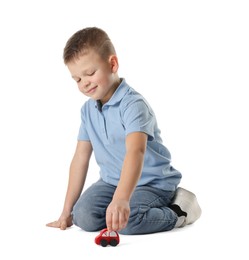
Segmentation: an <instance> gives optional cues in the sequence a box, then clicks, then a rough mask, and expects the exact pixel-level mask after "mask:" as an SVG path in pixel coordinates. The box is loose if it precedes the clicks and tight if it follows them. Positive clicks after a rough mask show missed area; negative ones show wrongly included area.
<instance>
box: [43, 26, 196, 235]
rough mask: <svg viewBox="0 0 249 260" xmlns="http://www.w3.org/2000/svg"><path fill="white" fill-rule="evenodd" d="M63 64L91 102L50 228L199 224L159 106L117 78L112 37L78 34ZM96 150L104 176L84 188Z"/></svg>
mask: <svg viewBox="0 0 249 260" xmlns="http://www.w3.org/2000/svg"><path fill="white" fill-rule="evenodd" d="M64 63H65V64H66V66H67V67H68V69H69V71H70V73H71V75H72V78H73V79H74V80H75V81H76V82H77V85H78V88H79V90H80V91H81V92H82V93H83V94H84V95H86V96H88V97H89V100H88V101H87V102H85V104H84V105H83V106H82V109H81V126H80V129H79V134H78V143H77V147H76V151H75V154H74V156H73V159H72V162H71V165H70V173H69V182H68V188H67V193H66V197H65V202H64V207H63V210H62V213H61V215H60V217H59V219H58V220H57V221H54V222H51V223H48V224H47V226H49V227H56V228H60V229H62V230H64V229H66V228H67V227H70V226H71V225H73V224H75V225H76V226H78V227H80V228H81V229H83V230H85V231H98V230H100V229H103V228H105V227H107V228H108V230H109V231H112V230H114V231H119V232H120V233H121V234H128V235H131V234H146V233H155V232H162V231H168V230H171V229H173V228H176V227H183V226H185V225H187V224H191V223H193V222H195V221H196V220H197V219H198V218H199V217H200V215H201V209H200V207H199V204H198V202H197V199H196V196H195V195H194V194H193V193H192V192H189V191H187V190H185V189H183V188H180V187H178V184H179V183H180V180H181V177H182V175H181V173H180V172H179V171H177V170H176V169H174V168H173V167H172V166H171V165H170V157H171V156H170V153H169V151H168V150H167V148H166V147H165V146H164V145H163V143H162V139H161V137H160V130H159V128H158V126H157V121H156V117H155V115H154V113H153V110H152V109H151V107H150V105H149V104H148V102H147V101H146V100H145V99H144V98H143V97H142V95H140V94H139V93H137V92H136V91H135V90H134V89H133V88H131V87H130V86H129V85H128V84H127V83H126V81H125V79H123V78H120V77H119V76H118V67H119V64H118V58H117V55H116V52H115V49H114V46H113V44H112V42H111V40H110V39H109V37H108V35H107V34H106V33H105V32H104V31H103V30H101V29H99V28H96V27H89V28H84V29H82V30H80V31H78V32H76V33H75V34H74V35H73V36H72V37H71V38H70V39H69V40H68V42H67V44H66V46H65V48H64ZM92 152H94V154H95V158H96V162H97V164H98V165H99V167H100V179H99V180H98V181H97V182H96V183H94V184H92V186H90V187H89V188H88V189H87V190H86V191H84V192H83V193H82V190H83V187H84V183H85V179H86V176H87V170H88V165H89V160H90V157H91V155H92ZM81 193H82V194H81Z"/></svg>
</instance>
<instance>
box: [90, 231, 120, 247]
mask: <svg viewBox="0 0 249 260" xmlns="http://www.w3.org/2000/svg"><path fill="white" fill-rule="evenodd" d="M95 243H96V244H97V245H101V246H103V247H106V246H107V245H111V246H116V245H118V244H119V235H118V232H116V231H111V232H109V231H108V229H107V228H104V229H102V230H101V231H100V233H99V235H98V236H96V237H95Z"/></svg>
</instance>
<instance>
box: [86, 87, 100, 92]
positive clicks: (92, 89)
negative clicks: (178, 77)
mask: <svg viewBox="0 0 249 260" xmlns="http://www.w3.org/2000/svg"><path fill="white" fill-rule="evenodd" d="M96 88H97V86H96V87H94V88H91V89H89V90H88V91H87V92H86V93H87V94H91V93H92V92H94V91H95V89H96Z"/></svg>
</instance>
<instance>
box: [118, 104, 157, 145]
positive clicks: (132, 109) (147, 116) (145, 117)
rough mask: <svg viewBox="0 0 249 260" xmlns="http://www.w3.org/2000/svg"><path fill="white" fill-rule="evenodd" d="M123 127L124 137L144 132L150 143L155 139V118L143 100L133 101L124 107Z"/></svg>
mask: <svg viewBox="0 0 249 260" xmlns="http://www.w3.org/2000/svg"><path fill="white" fill-rule="evenodd" d="M123 125H124V128H125V134H126V135H128V134H130V133H132V132H144V133H146V134H147V135H148V140H150V141H151V140H153V139H154V137H155V136H154V131H155V126H156V120H155V116H154V113H153V111H152V110H151V108H150V106H149V105H148V104H147V103H146V102H145V101H144V100H143V99H138V100H134V101H132V102H129V103H128V104H127V105H126V106H125V108H124V111H123Z"/></svg>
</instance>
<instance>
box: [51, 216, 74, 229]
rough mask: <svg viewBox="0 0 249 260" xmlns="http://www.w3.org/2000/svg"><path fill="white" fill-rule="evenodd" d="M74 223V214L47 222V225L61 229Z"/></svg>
mask: <svg viewBox="0 0 249 260" xmlns="http://www.w3.org/2000/svg"><path fill="white" fill-rule="evenodd" d="M72 225H73V221H72V216H69V217H66V218H65V217H63V216H61V217H60V218H59V219H58V220H56V221H53V222H50V223H48V224H46V226H47V227H54V228H59V229H61V230H65V229H66V228H67V227H71V226H72Z"/></svg>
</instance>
